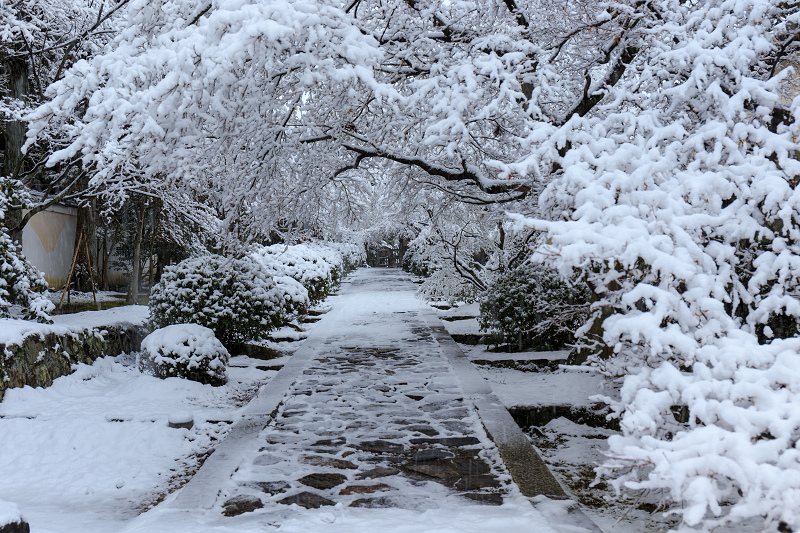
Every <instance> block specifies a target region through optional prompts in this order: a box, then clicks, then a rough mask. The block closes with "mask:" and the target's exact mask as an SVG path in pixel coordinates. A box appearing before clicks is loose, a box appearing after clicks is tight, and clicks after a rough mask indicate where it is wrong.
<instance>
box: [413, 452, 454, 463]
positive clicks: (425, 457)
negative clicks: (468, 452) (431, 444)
mask: <svg viewBox="0 0 800 533" xmlns="http://www.w3.org/2000/svg"><path fill="white" fill-rule="evenodd" d="M455 456H456V454H454V453H453V452H451V451H448V450H439V449H434V450H422V451H419V452H417V453H415V454H414V455H412V456H411V460H412V461H414V462H416V463H422V462H425V461H434V460H436V459H452V458H453V457H455Z"/></svg>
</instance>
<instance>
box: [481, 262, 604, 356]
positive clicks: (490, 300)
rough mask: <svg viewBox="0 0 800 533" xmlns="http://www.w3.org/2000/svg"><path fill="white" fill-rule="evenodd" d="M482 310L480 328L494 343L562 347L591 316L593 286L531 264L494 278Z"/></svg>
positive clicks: (540, 347) (484, 298)
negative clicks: (591, 291)
mask: <svg viewBox="0 0 800 533" xmlns="http://www.w3.org/2000/svg"><path fill="white" fill-rule="evenodd" d="M480 309H481V314H480V316H479V317H478V322H479V323H480V326H481V329H482V330H483V331H487V332H489V333H490V334H491V337H492V340H493V341H494V342H495V343H497V344H500V343H507V344H508V345H509V347H516V348H517V349H519V350H522V349H524V348H531V347H533V348H537V349H540V350H557V349H560V348H563V347H564V346H566V345H567V344H569V343H571V342H573V341H574V333H575V331H576V330H577V329H578V328H579V327H580V326H582V325H583V323H584V322H585V321H586V318H587V316H588V311H589V290H588V288H587V287H586V285H585V284H584V283H582V282H580V281H579V280H574V279H573V280H564V279H563V278H562V277H561V276H560V275H559V274H558V272H556V271H555V270H552V269H550V268H547V267H545V266H543V265H541V264H530V263H526V264H525V265H523V266H521V267H519V268H517V269H514V270H511V271H509V272H506V273H505V274H504V275H502V276H500V277H499V278H498V279H497V280H496V281H495V282H494V283H492V285H490V286H489V290H487V291H486V294H485V295H484V297H483V299H482V300H481V304H480Z"/></svg>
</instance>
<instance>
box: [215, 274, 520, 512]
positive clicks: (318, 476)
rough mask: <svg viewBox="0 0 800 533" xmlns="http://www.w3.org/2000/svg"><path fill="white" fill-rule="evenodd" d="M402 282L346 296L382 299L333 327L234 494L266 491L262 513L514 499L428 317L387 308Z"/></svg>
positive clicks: (227, 493) (237, 476) (236, 478)
mask: <svg viewBox="0 0 800 533" xmlns="http://www.w3.org/2000/svg"><path fill="white" fill-rule="evenodd" d="M392 280H396V278H391V277H388V278H387V280H386V282H385V283H382V284H381V285H380V287H378V286H375V287H364V286H361V287H356V286H351V287H349V289H348V287H347V286H345V288H344V289H343V293H344V295H345V296H346V295H347V294H348V290H351V291H354V292H355V291H367V292H369V291H375V294H376V295H378V296H375V297H374V300H364V301H365V302H373V301H374V302H376V303H375V305H367V304H364V305H363V310H362V311H361V312H360V315H359V316H358V317H357V319H356V320H350V322H349V323H341V322H337V323H335V327H333V326H332V327H328V329H326V330H325V331H331V332H335V333H332V334H331V335H330V336H328V337H327V338H326V339H325V341H324V342H322V343H321V344H320V345H319V346H318V348H317V349H316V351H315V355H314V357H313V358H312V360H311V361H310V362H309V363H308V366H307V367H306V368H305V369H304V370H303V372H301V373H299V375H298V378H297V380H296V381H295V382H294V384H293V385H292V387H291V388H290V390H289V393H288V396H287V397H286V398H285V400H284V402H283V404H282V405H281V407H280V408H279V409H278V412H277V414H276V416H275V418H274V419H273V420H272V422H270V424H269V425H267V427H266V428H265V429H264V430H263V431H262V432H261V433H260V435H259V437H258V438H259V448H260V449H259V451H258V453H254V454H253V456H252V457H249V459H248V460H247V461H245V463H244V464H243V465H242V467H241V468H240V469H239V470H238V471H237V472H236V473H234V475H233V476H232V478H231V480H230V481H231V482H230V485H229V486H227V488H223V489H222V494H223V497H224V498H225V499H226V500H227V501H232V499H235V498H236V497H239V496H243V497H254V498H261V500H259V501H260V502H261V501H262V500H263V505H264V508H265V509H263V510H257V511H256V512H265V511H266V510H268V509H284V510H287V509H289V508H287V507H286V506H287V505H291V504H296V505H299V506H301V507H305V508H308V509H312V508H319V507H323V506H330V505H335V504H338V503H341V504H342V505H343V506H345V507H348V506H350V507H364V508H385V507H398V508H403V509H413V510H424V509H430V508H432V507H436V506H437V505H438V503H437V502H443V501H445V500H446V499H447V498H448V497H449V496H459V495H460V496H463V498H464V500H463V501H464V502H467V498H468V499H469V500H472V501H474V503H475V505H479V504H492V505H499V504H501V503H502V501H503V496H504V494H505V492H506V490H507V488H508V485H507V483H508V482H507V481H502V482H501V481H500V479H503V480H506V479H508V476H507V474H506V472H505V470H504V467H503V466H502V463H501V462H500V461H499V456H498V453H497V450H496V449H495V448H494V445H493V444H492V443H491V441H490V440H488V438H487V437H486V434H485V432H484V430H483V427H482V426H481V423H480V421H479V419H478V417H477V414H476V413H475V411H474V409H473V408H472V406H471V404H470V403H469V402H467V401H465V400H464V393H463V391H462V389H461V386H460V384H459V382H458V380H457V378H456V377H455V375H454V373H453V372H452V369H451V368H450V366H449V363H448V362H447V359H446V358H445V357H444V356H443V355H442V353H441V351H440V350H439V346H438V344H437V343H436V341H435V340H434V339H433V337H432V336H431V333H430V329H429V328H428V327H427V325H426V323H425V320H424V317H422V316H419V314H418V313H417V312H416V311H413V310H412V311H406V312H402V313H387V312H381V311H380V306H379V305H378V303H380V301H381V299H385V298H392V290H393V286H394V285H393V283H398V282H396V281H392ZM357 281H358V280H356V282H355V283H351V284H350V285H357ZM403 283H407V282H403ZM401 286H402V287H403V289H405V286H403V285H402V284H399V283H398V287H401ZM409 305H417V304H414V303H413V302H411V303H410V304H409ZM350 315H351V316H352V313H350ZM326 320H327V319H323V320H322V321H320V323H319V324H318V325H316V326H315V327H320V328H322V327H325V326H326ZM342 322H343V321H342ZM500 474H503V476H502V478H499V477H498V476H499V475H500ZM223 501H225V500H223ZM254 509H255V508H254ZM226 512H227V511H226Z"/></svg>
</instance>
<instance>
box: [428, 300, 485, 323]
mask: <svg viewBox="0 0 800 533" xmlns="http://www.w3.org/2000/svg"><path fill="white" fill-rule="evenodd" d="M436 314H437V315H439V317H440V318H441V319H442V320H443V321H447V319H448V318H461V317H477V316H478V315H480V314H481V306H480V303H479V302H473V303H471V304H465V305H460V306H458V307H454V308H452V309H448V310H446V311H437V313H436Z"/></svg>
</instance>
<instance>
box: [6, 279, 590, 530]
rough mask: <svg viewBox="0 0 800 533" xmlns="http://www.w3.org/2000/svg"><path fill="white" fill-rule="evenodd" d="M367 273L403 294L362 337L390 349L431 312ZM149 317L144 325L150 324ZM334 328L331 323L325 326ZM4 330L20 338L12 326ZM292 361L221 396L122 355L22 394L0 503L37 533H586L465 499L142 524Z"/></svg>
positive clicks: (9, 407)
mask: <svg viewBox="0 0 800 533" xmlns="http://www.w3.org/2000/svg"><path fill="white" fill-rule="evenodd" d="M364 272H365V274H364V275H366V276H370V277H374V276H377V277H383V276H386V277H385V278H384V279H385V280H386V282H388V285H394V288H395V291H394V292H393V293H392V294H391V297H390V298H377V296H379V295H376V294H368V295H365V298H368V299H369V301H371V302H376V301H377V302H378V307H380V309H379V310H378V311H376V312H375V313H373V314H372V315H371V316H370V317H368V318H367V319H365V318H364V317H363V313H362V316H359V317H358V318H354V319H353V320H352V326H353V327H354V328H355V330H353V331H354V332H355V333H354V334H355V336H356V337H359V336H360V335H361V334H360V333H359V331H361V329H362V328H363V331H364V332H367V331H370V332H374V331H376V328H378V331H380V332H381V335H383V336H385V337H386V338H390V337H392V336H397V335H398V333H399V332H398V331H396V330H397V328H396V327H393V326H392V325H391V320H390V318H391V317H397V316H399V317H403V316H404V315H403V313H406V312H407V311H406V310H405V308H404V307H403V306H412V307H413V306H414V305H421V304H419V303H415V302H416V301H415V300H414V299H413V292H414V287H413V286H411V287H409V288H408V290H407V294H406V292H404V291H403V290H397V281H396V279H395V276H397V274H392V275H391V276H387V274H388V272H387V271H385V270H384V269H370V270H368V271H364ZM364 275H362V276H356V279H355V281H354V282H353V285H354V286H358V285H359V283H361V284H363V283H364V282H365V281H366V280H365V279H364ZM334 301H336V300H334ZM358 307H359V306H358V305H353V306H352V309H351V308H349V307H348V308H347V309H336V311H337V313H338V314H339V315H340V317H339V319H340V320H347V315H348V314H352V315H353V316H354V317H355V316H356V315H357V314H358V312H359V311H360V309H359V308H358ZM361 311H363V310H361ZM137 312H141V310H137V309H135V308H132V309H131V308H127V309H126V308H121V309H113V310H109V311H102V312H87V313H81V314H80V315H81V316H72V317H69V316H62V317H58V320H59V323H58V324H55V325H52V326H40V325H34V326H36V327H48V328H76V327H81V328H82V327H85V326H87V325H92V326H96V325H100V323H99V322H102V321H103V320H101V319H100V316H99V315H97V314H94V313H106V316H107V317H108V316H115V317H116V318H118V319H120V320H122V319H123V318H125V319H126V320H127V321H133V319H135V318H136V313H137ZM109 313H110V315H109ZM119 313H122V315H119ZM342 315H344V316H342ZM145 318H146V315H140V316H139V318H138V320H144V319H145ZM324 323H325V317H323V320H321V321H320V323H318V324H324ZM307 326H308V327H310V328H314V327H316V325H315V324H311V325H307ZM0 331H3V332H4V333H3V334H2V335H3V336H4V337H8V336H9V335H7V334H6V333H5V330H4V329H2V325H0ZM351 333H352V332H351ZM337 334H338V333H337ZM14 335H18V333H15V334H14ZM280 344H281V345H283V344H284V343H280ZM287 344H299V343H287ZM376 345H382V344H381V342H376ZM286 359H287V358H281V359H275V360H269V361H261V360H256V359H251V358H249V357H245V356H241V355H235V356H234V357H232V358H231V360H230V366H229V370H228V372H229V377H230V382H229V384H228V385H225V386H223V387H218V388H214V387H211V386H208V385H200V384H198V383H194V382H189V381H186V380H181V379H178V378H168V379H166V380H159V379H156V378H154V377H152V376H148V375H144V374H142V373H140V372H139V371H138V370H137V369H136V368H135V366H134V365H132V362H133V357H131V356H120V357H117V358H103V359H100V360H98V361H96V362H95V364H93V365H78V366H77V370H76V372H75V373H73V374H72V375H69V376H64V377H61V378H58V379H57V380H55V382H54V384H53V385H52V386H51V387H49V388H46V389H41V388H38V389H33V388H31V387H24V388H20V389H11V390H9V391H7V392H6V396H5V398H4V400H3V401H2V403H0V450H3V453H2V454H0V480H2V481H1V482H0V501H2V500H7V501H9V502H13V503H14V504H15V505H16V506H17V507H18V508H19V511H20V512H21V513H22V515H23V516H25V518H26V519H27V520H29V522H30V523H31V526H32V530H33V531H35V532H36V533H51V532H53V533H54V532H58V533H73V532H75V533H77V532H81V533H85V532H115V533H116V532H121V531H128V532H131V533H133V532H137V533H138V532H148V533H157V532H158V531H169V532H170V533H172V532H186V533H188V532H192V533H196V532H204V531H215V532H234V531H235V532H237V533H239V532H247V531H271V530H280V531H281V532H284V533H292V532H303V533H306V532H313V533H317V532H319V533H329V532H330V533H338V532H347V533H351V532H369V533H372V532H376V531H380V532H381V533H412V532H413V533H422V532H424V533H434V532H435V533H451V532H452V533H471V532H475V533H478V532H480V533H484V532H493V531H503V532H504V533H513V532H526V533H527V532H536V533H553V532H559V533H561V532H562V531H563V532H564V533H566V532H567V531H571V532H574V531H576V530H575V528H574V527H570V526H560V525H559V521H558V520H557V519H554V517H553V516H549V515H548V514H547V513H544V514H543V513H542V512H541V511H540V510H537V509H536V508H534V507H533V506H531V505H530V503H529V502H528V501H527V500H526V499H524V498H523V497H522V496H520V495H518V494H517V496H516V497H511V498H508V499H507V500H506V502H505V503H504V504H503V505H502V506H498V507H492V506H485V505H477V504H475V503H473V502H469V501H466V500H464V499H462V498H461V497H456V496H454V497H448V498H447V501H446V502H438V503H441V504H442V505H436V506H434V505H431V506H430V507H437V508H428V509H424V510H408V509H398V508H395V509H354V508H345V507H342V506H341V505H339V506H337V507H334V508H328V509H319V510H306V509H301V508H298V507H296V506H289V507H286V508H285V510H281V511H279V514H277V515H268V516H265V515H263V514H261V515H259V514H258V513H249V514H246V515H242V516H239V517H235V518H231V519H228V520H227V521H226V522H225V523H220V521H219V513H218V510H215V511H211V512H206V511H192V512H189V513H186V512H179V511H177V510H175V509H170V508H169V507H168V506H158V507H155V508H154V509H152V510H151V511H150V512H148V513H146V514H140V512H141V511H142V510H145V509H147V508H150V507H152V506H153V505H154V504H155V503H157V502H158V501H159V500H160V499H161V498H163V497H166V499H167V501H170V500H171V499H172V498H174V497H175V495H176V492H174V489H175V488H176V487H177V486H180V484H181V483H182V481H184V480H185V479H186V477H187V473H191V472H192V471H193V469H194V468H196V467H197V466H198V464H199V462H200V460H201V459H202V458H203V456H204V455H205V454H206V453H207V452H208V451H209V450H210V449H211V448H212V447H213V446H214V445H215V442H217V441H218V440H219V439H221V438H223V436H224V435H225V433H226V431H227V430H228V428H229V427H230V425H229V424H228V422H233V421H235V420H237V419H238V418H239V417H240V415H241V413H242V405H243V404H244V403H246V401H247V400H248V399H249V398H250V397H252V395H253V394H254V393H255V391H256V389H257V387H258V385H259V383H260V382H267V381H269V380H270V379H271V378H272V377H273V376H274V375H275V374H276V372H275V370H263V369H264V368H267V367H270V368H272V367H273V365H277V364H280V363H282V362H285V361H286ZM259 367H260V368H261V369H259ZM186 412H188V413H191V416H192V418H193V419H194V421H195V425H194V427H193V428H192V429H174V428H170V427H169V426H168V421H169V419H170V418H171V417H172V418H173V419H177V418H182V417H183V416H184V413H186ZM9 512H10V511H9ZM14 512H16V511H14ZM281 513H282V514H281ZM548 522H549V523H548Z"/></svg>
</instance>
